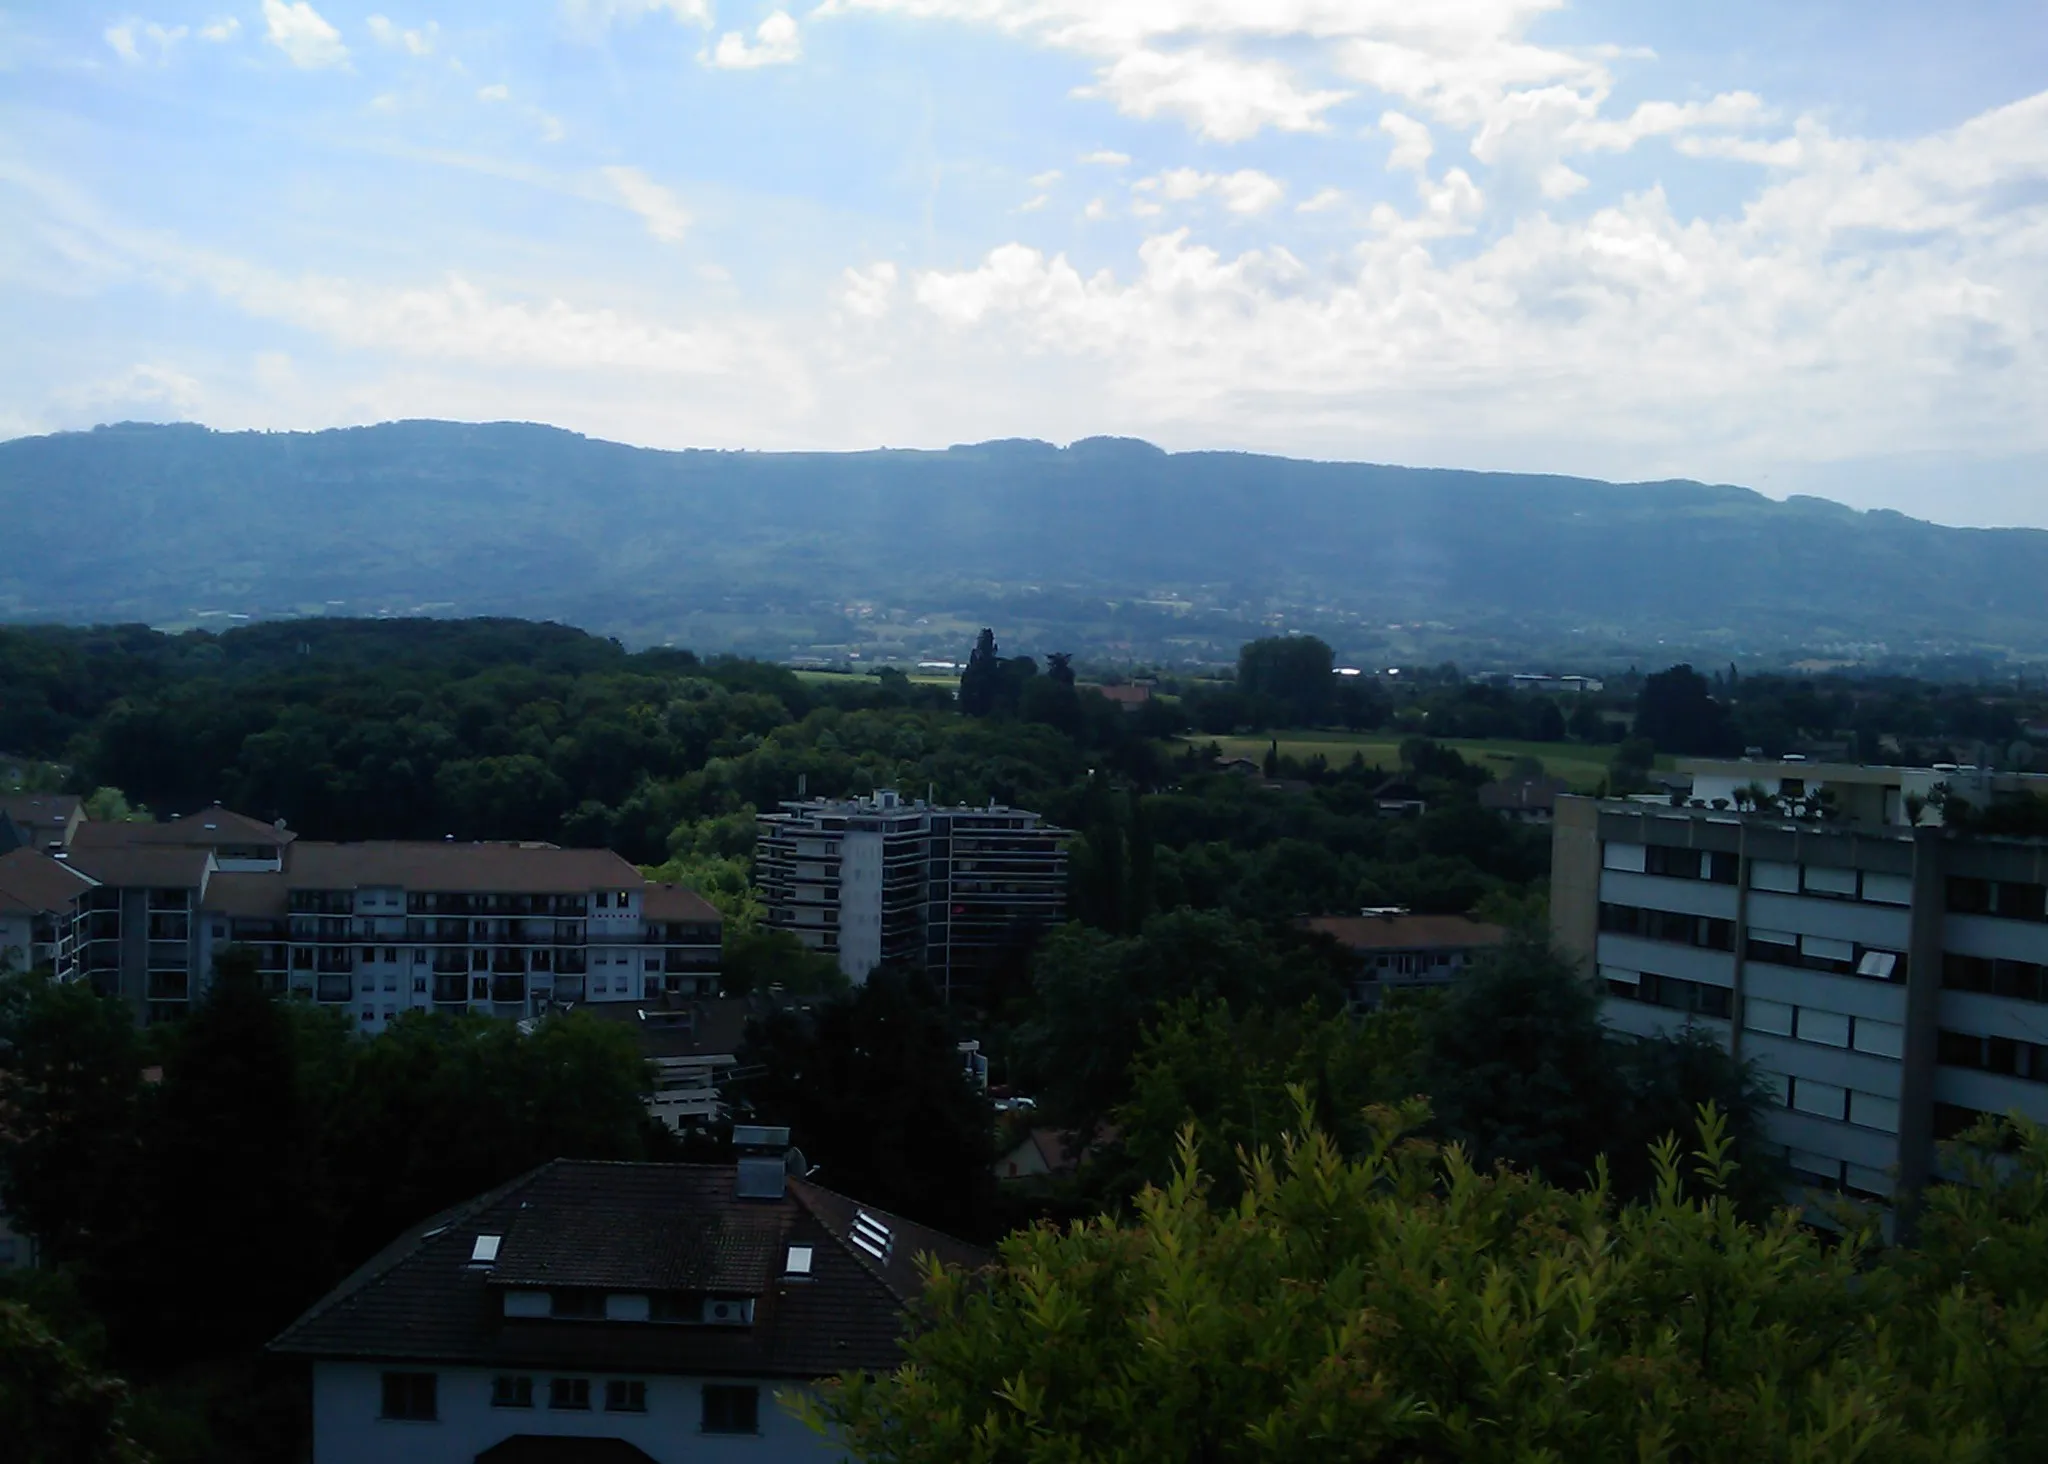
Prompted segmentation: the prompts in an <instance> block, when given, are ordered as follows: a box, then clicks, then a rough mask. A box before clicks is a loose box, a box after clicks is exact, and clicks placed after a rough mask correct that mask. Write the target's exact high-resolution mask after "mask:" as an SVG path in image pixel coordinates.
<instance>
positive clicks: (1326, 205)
mask: <svg viewBox="0 0 2048 1464" xmlns="http://www.w3.org/2000/svg"><path fill="white" fill-rule="evenodd" d="M1343 201H1344V190H1343V189H1341V188H1322V189H1318V190H1317V191H1316V194H1315V196H1314V197H1313V198H1307V199H1303V200H1302V201H1301V202H1300V203H1297V204H1296V205H1295V206H1294V211H1295V212H1296V213H1324V212H1327V211H1328V210H1330V209H1333V208H1335V207H1336V206H1337V205H1338V204H1340V203H1342V202H1343Z"/></svg>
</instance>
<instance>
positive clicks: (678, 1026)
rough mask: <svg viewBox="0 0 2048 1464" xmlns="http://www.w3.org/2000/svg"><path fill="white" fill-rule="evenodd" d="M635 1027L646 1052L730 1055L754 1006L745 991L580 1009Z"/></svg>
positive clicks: (600, 1004) (595, 1004) (601, 1003)
mask: <svg viewBox="0 0 2048 1464" xmlns="http://www.w3.org/2000/svg"><path fill="white" fill-rule="evenodd" d="M577 1010H578V1011H580V1012H585V1013H588V1014H589V1015H590V1016H593V1017H596V1018H597V1019H598V1020H599V1021H604V1022H616V1023H619V1024H621V1025H623V1026H626V1027H628V1028H630V1029H631V1031H632V1033H633V1035H634V1036H635V1037H636V1038H638V1039H639V1042H640V1050H641V1052H643V1053H644V1054H646V1055H647V1056H648V1057H727V1056H731V1055H732V1054H734V1053H736V1052H738V1051H739V1048H740V1040H741V1039H742V1038H744V1037H745V1036H746V1035H747V1018H748V1017H749V1016H751V1015H752V1014H753V1006H752V1004H751V1003H750V1002H749V1001H748V1000H747V998H745V997H743V996H718V997H698V998H694V999H692V1000H690V1001H689V1002H688V1003H686V1004H685V1005H682V1006H680V1007H676V1008H667V1007H659V1006H652V1005H648V1004H646V1003H642V1002H632V1001H591V1002H585V1003H584V1004H583V1005H582V1006H580V1007H578V1008H577Z"/></svg>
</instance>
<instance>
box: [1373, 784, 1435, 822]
mask: <svg viewBox="0 0 2048 1464" xmlns="http://www.w3.org/2000/svg"><path fill="white" fill-rule="evenodd" d="M1372 804H1373V807H1374V808H1376V809H1378V810H1379V811H1380V812H1381V813H1382V814H1384V815H1386V816H1387V817H1389V818H1420V817H1421V816H1422V815H1423V814H1425V813H1427V812H1429V800H1428V799H1427V798H1425V797H1423V796H1422V790H1421V789H1420V788H1418V787H1416V786H1415V784H1414V783H1412V782H1411V781H1409V780H1408V779H1406V778H1389V779H1387V781H1386V782H1384V783H1382V784H1380V785H1379V787H1377V788H1375V789H1373V794H1372Z"/></svg>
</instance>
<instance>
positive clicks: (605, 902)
mask: <svg viewBox="0 0 2048 1464" xmlns="http://www.w3.org/2000/svg"><path fill="white" fill-rule="evenodd" d="M611 907H612V897H611V896H610V895H608V894H606V893H605V892H604V891H603V890H599V891H598V892H597V908H598V909H600V910H609V909H611Z"/></svg>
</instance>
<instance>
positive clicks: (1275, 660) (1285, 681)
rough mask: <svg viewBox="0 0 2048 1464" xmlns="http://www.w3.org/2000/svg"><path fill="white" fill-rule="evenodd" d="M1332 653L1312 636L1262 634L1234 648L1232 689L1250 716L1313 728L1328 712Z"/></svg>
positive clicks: (1281, 724) (1331, 693)
mask: <svg viewBox="0 0 2048 1464" xmlns="http://www.w3.org/2000/svg"><path fill="white" fill-rule="evenodd" d="M1336 664H1337V657H1336V653H1335V652H1334V651H1332V650H1331V649H1330V648H1329V646H1328V645H1327V644H1325V643H1324V642H1322V641H1320V640H1318V639H1316V638H1315V637H1314V636H1312V635H1284V636H1267V637H1266V638H1264V639H1262V640H1255V641H1252V642H1250V643H1248V644H1247V645H1245V646H1244V647H1243V648H1242V649H1240V650H1239V651H1238V653H1237V689H1238V692H1239V694H1240V695H1241V696H1243V697H1244V698H1245V699H1246V701H1247V703H1248V704H1249V707H1250V709H1251V712H1252V717H1253V720H1254V721H1255V722H1257V723H1262V724H1264V725H1267V726H1275V727H1313V726H1317V725H1319V724H1320V723H1321V722H1323V721H1324V720H1325V719H1326V718H1327V717H1328V716H1329V713H1330V704H1331V699H1332V697H1333V696H1334V694H1335V692H1334V688H1333V687H1332V685H1331V682H1332V679H1333V677H1332V673H1333V670H1334V668H1335V666H1336Z"/></svg>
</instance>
